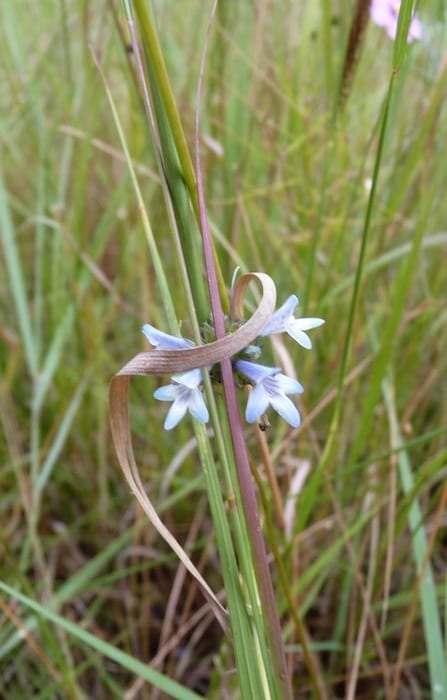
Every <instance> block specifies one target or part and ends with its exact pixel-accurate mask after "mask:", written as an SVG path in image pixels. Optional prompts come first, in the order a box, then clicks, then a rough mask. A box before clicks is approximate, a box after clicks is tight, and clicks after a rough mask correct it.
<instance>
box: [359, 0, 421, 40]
mask: <svg viewBox="0 0 447 700" xmlns="http://www.w3.org/2000/svg"><path fill="white" fill-rule="evenodd" d="M399 9H400V2H399V0H371V4H370V6H369V12H370V14H371V19H372V21H373V22H374V23H375V24H377V25H378V26H379V27H384V28H385V30H386V33H387V34H388V36H389V37H390V39H393V40H394V39H395V38H396V33H397V22H398V19H399ZM419 39H422V24H421V22H420V21H419V19H418V17H417V16H416V15H413V16H412V18H411V22H410V28H409V30H408V37H407V41H410V42H411V41H415V40H419Z"/></svg>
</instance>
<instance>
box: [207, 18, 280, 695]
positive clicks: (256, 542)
mask: <svg viewBox="0 0 447 700" xmlns="http://www.w3.org/2000/svg"><path fill="white" fill-rule="evenodd" d="M214 10H215V4H214V8H213V14H214ZM212 16H213V15H212ZM205 50H206V47H205ZM204 58H205V51H204V52H203V56H202V63H201V68H200V75H199V81H198V88H197V107H196V118H195V167H196V180H197V197H198V202H199V217H200V228H201V232H202V240H203V251H204V259H205V268H206V275H207V280H208V288H209V293H210V303H211V311H212V315H213V321H214V328H215V332H216V338H217V339H220V338H223V337H224V336H225V333H226V331H225V319H224V314H223V311H222V304H221V301H220V296H219V287H218V281H217V274H216V268H215V265H214V256H213V246H212V241H211V235H210V229H209V224H208V218H207V215H206V207H205V198H204V191H203V180H202V170H201V165H200V154H199V103H200V91H201V84H202V77H203V66H204ZM221 372H222V382H223V389H224V397H225V404H226V409H227V414H228V421H229V426H230V435H231V442H232V447H233V452H234V457H235V462H236V467H237V473H238V480H239V487H240V492H241V499H242V507H243V511H244V515H245V520H246V524H247V530H248V535H249V538H250V542H251V548H252V556H253V566H254V570H255V573H256V579H257V583H258V587H259V595H260V599H261V607H262V610H263V612H264V615H265V626H266V633H267V638H268V640H269V642H270V649H271V654H272V664H273V668H274V674H273V675H274V676H275V678H276V681H277V684H278V690H279V693H280V697H281V698H283V699H284V700H291V699H292V689H291V685H290V681H289V677H288V673H287V665H286V659H285V653H284V646H283V642H282V633H281V625H280V621H279V614H278V609H277V605H276V599H275V594H274V590H273V583H272V578H271V574H270V569H269V565H268V559H267V552H266V548H265V543H264V537H263V533H262V529H261V522H260V518H259V510H258V503H257V500H256V493H255V487H254V482H253V477H252V475H251V472H250V464H249V459H248V454H247V447H246V443H245V438H244V434H243V428H242V421H241V416H240V411H239V405H238V402H237V396H236V387H235V384H234V378H233V368H232V365H231V360H230V359H229V358H228V359H225V360H223V361H222V362H221Z"/></svg>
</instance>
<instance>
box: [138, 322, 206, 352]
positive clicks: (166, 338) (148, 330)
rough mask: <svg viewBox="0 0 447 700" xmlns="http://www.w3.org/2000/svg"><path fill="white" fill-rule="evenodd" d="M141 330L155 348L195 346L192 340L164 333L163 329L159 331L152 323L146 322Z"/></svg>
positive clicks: (174, 348) (166, 348) (170, 348)
mask: <svg viewBox="0 0 447 700" xmlns="http://www.w3.org/2000/svg"><path fill="white" fill-rule="evenodd" d="M141 331H142V332H143V333H144V335H145V336H146V338H147V339H148V341H149V342H150V344H151V345H153V346H154V348H159V350H178V349H182V348H191V347H194V343H193V342H192V340H188V339H187V338H180V337H178V336H176V335H169V334H168V333H163V331H159V330H158V329H157V328H154V326H151V325H150V323H145V324H144V326H143V328H142V329H141Z"/></svg>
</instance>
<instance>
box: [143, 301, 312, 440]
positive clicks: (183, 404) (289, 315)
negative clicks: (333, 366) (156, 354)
mask: <svg viewBox="0 0 447 700" xmlns="http://www.w3.org/2000/svg"><path fill="white" fill-rule="evenodd" d="M297 304H298V299H297V297H296V296H295V295H292V296H291V297H289V298H288V299H287V301H286V302H285V303H284V304H283V305H282V306H281V307H280V308H279V309H278V310H277V311H275V313H274V314H273V315H272V316H271V318H270V319H269V321H268V322H267V323H266V325H265V326H264V328H263V329H262V331H261V333H260V334H259V338H257V339H256V341H254V343H253V344H252V345H249V346H248V347H247V348H245V349H244V350H243V351H242V352H241V353H239V354H238V355H237V357H235V358H233V360H232V363H233V369H234V371H235V374H236V376H237V377H238V378H239V379H240V381H241V383H244V384H250V385H252V387H253V389H252V391H251V392H250V395H249V398H248V402H247V407H246V410H245V418H246V420H247V422H248V423H254V422H256V421H258V420H259V419H260V418H261V416H263V415H264V413H265V412H266V410H267V408H268V407H269V406H271V407H272V408H273V409H274V410H275V411H276V412H277V413H279V415H280V416H281V417H282V418H284V420H286V421H287V422H288V423H289V424H290V425H291V426H292V427H294V428H297V427H298V425H299V424H300V414H299V413H298V410H297V408H296V406H295V404H294V403H293V402H292V401H291V399H290V398H289V395H291V394H301V393H302V392H303V391H304V389H303V387H302V386H301V384H300V383H299V382H298V381H297V380H296V379H292V378H291V377H287V376H286V375H285V374H282V372H281V370H280V368H279V367H265V366H264V365H260V364H258V363H256V362H252V361H251V359H258V357H259V356H260V355H261V353H262V347H261V343H262V338H264V337H266V336H269V335H272V334H273V333H283V332H286V333H288V335H290V336H291V337H292V338H293V339H294V340H295V341H296V342H297V343H299V344H300V345H301V346H302V347H304V348H307V349H310V348H311V347H312V343H311V340H310V338H309V336H308V335H307V333H306V331H308V330H310V329H312V328H317V327H318V326H321V324H323V323H324V321H323V319H321V318H295V316H294V310H295V307H296V306H297ZM210 329H211V326H210V324H205V331H206V332H205V333H204V335H208V334H209V332H210ZM142 331H143V333H144V335H145V336H146V338H147V339H148V341H149V342H150V344H151V345H152V346H153V347H154V348H156V349H157V348H158V349H160V350H173V349H181V348H190V347H194V343H193V341H192V340H188V339H186V338H181V337H177V336H172V335H168V334H167V333H163V332H162V331H159V330H157V329H156V328H154V327H153V326H151V325H150V324H149V323H146V324H145V325H144V326H143V328H142ZM246 357H249V358H251V359H250V360H247V359H244V358H246ZM209 369H211V368H209ZM211 374H212V372H211ZM171 381H172V383H171V384H168V385H166V386H162V387H160V388H159V389H157V390H156V391H155V393H154V397H155V398H156V399H158V400H159V401H171V402H172V406H171V407H170V409H169V411H168V413H167V416H166V419H165V422H164V428H165V430H171V429H172V428H174V427H175V426H176V425H177V424H178V423H179V421H180V420H181V419H182V418H183V416H184V415H185V414H186V412H187V411H189V413H190V414H191V415H192V416H193V417H194V418H196V419H197V420H198V421H200V422H201V423H207V422H208V418H209V414H208V409H207V407H206V404H205V400H204V397H203V393H202V390H201V384H202V370H200V369H192V370H189V371H187V372H184V373H182V374H178V375H175V376H173V377H172V378H171Z"/></svg>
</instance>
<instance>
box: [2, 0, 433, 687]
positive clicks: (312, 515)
mask: <svg viewBox="0 0 447 700" xmlns="http://www.w3.org/2000/svg"><path fill="white" fill-rule="evenodd" d="M411 4H412V3H410V2H403V3H402V5H403V8H404V9H403V11H404V15H403V20H405V19H407V20H408V18H409V16H410V14H409V13H410V11H411ZM28 5H29V7H28V8H27V10H26V12H25V11H24V10H23V6H22V7H19V3H2V4H0V38H1V42H2V46H3V60H2V63H1V66H0V77H1V85H2V88H1V91H0V115H1V116H0V171H1V172H0V240H1V246H0V250H1V251H2V254H1V255H2V257H0V310H1V313H0V419H1V425H2V429H3V433H2V439H1V441H0V483H1V490H0V516H1V522H2V528H1V530H2V534H1V535H0V560H1V562H2V563H1V566H0V578H1V580H2V583H1V597H0V603H1V609H2V613H1V614H2V617H3V618H4V619H2V626H1V632H0V667H1V668H2V678H1V680H0V695H1V696H2V697H5V698H7V699H8V700H9V699H11V700H12V698H14V700H15V699H16V698H29V697H39V698H40V697H41V698H44V697H64V698H65V697H67V698H83V697H95V698H98V699H99V700H100V699H101V698H110V697H116V698H120V697H123V696H124V694H125V692H126V691H127V690H128V689H129V688H130V687H132V686H133V684H134V683H136V686H133V693H134V694H133V695H131V694H130V695H129V697H139V698H140V697H141V698H146V697H152V692H154V693H155V690H154V691H153V689H151V686H154V688H155V687H157V686H158V687H160V688H161V691H160V693H161V694H160V695H159V697H163V693H165V694H166V695H164V697H166V696H167V697H174V696H175V697H185V698H186V697H197V695H196V694H198V695H206V696H207V697H215V698H220V697H224V696H225V694H227V695H228V696H229V697H232V698H238V697H240V689H239V684H238V679H237V676H235V675H234V674H232V673H231V671H232V669H233V667H234V658H233V652H232V649H231V645H230V644H229V642H228V641H227V640H226V639H225V638H224V637H223V635H222V633H221V631H220V629H219V628H218V627H217V625H215V623H213V621H212V619H211V618H210V616H209V615H208V613H207V609H206V606H204V600H203V598H202V596H201V594H200V593H199V592H198V591H197V589H196V585H195V583H194V582H193V581H192V579H190V578H188V577H185V574H184V572H183V571H182V568H181V567H179V565H178V562H177V560H176V559H175V557H174V556H173V555H172V554H171V552H170V551H169V550H168V549H167V548H166V547H165V545H164V544H163V543H162V542H161V541H160V540H159V538H157V537H156V535H155V534H154V532H152V530H151V528H150V527H149V526H148V525H147V523H146V521H145V520H144V519H143V518H142V516H141V513H140V512H139V511H138V510H137V508H136V506H135V504H134V503H133V500H132V498H131V496H130V494H129V490H128V487H127V486H126V485H125V483H124V482H123V479H122V476H121V473H120V471H119V469H118V467H117V464H116V459H115V455H114V451H113V448H112V445H111V441H110V432H109V428H108V416H107V389H108V382H109V380H110V378H111V376H112V375H113V374H114V372H116V371H117V369H119V367H120V366H121V365H122V364H123V363H124V362H125V361H126V360H127V359H128V358H129V357H131V356H132V355H134V354H136V352H138V350H141V349H144V348H145V347H146V341H145V340H144V338H143V336H142V335H141V334H140V332H139V331H140V326H141V325H142V323H143V322H146V321H147V322H150V323H152V324H153V325H155V326H157V327H159V328H161V329H163V330H166V331H169V330H171V331H172V326H173V324H175V323H177V321H179V322H184V323H185V324H186V323H188V321H189V320H193V319H191V315H190V311H189V306H188V305H189V300H188V295H187V293H186V292H184V291H183V289H184V286H183V278H182V266H181V264H180V262H179V258H178V254H177V250H176V249H175V248H174V244H173V238H172V235H171V229H170V224H169V219H168V216H167V212H166V209H165V206H164V204H163V200H162V188H161V184H160V179H159V176H158V174H157V163H156V157H155V153H154V148H153V144H152V142H151V137H150V133H149V129H148V125H147V119H146V116H145V114H144V109H143V107H142V102H141V99H140V95H139V91H138V87H137V84H136V81H135V80H134V78H133V66H134V57H133V56H132V55H131V54H130V52H129V51H128V35H127V28H126V25H125V21H124V14H123V13H122V11H121V8H118V7H116V8H114V6H113V4H112V3H107V4H98V3H89V2H80V1H79V0H72V2H70V3H68V2H66V1H64V2H62V3H55V2H54V1H48V2H45V3H37V4H33V3H28ZM154 5H155V8H156V17H157V25H158V30H159V34H160V39H161V45H162V48H163V52H164V58H165V61H166V64H167V70H168V75H169V78H170V80H171V84H172V90H173V94H174V96H175V100H176V102H177V105H178V106H179V112H180V115H181V119H182V125H183V129H184V132H185V134H186V137H187V140H188V142H189V146H190V149H191V152H192V148H193V146H192V144H193V131H194V127H193V124H194V109H195V96H196V85H197V77H198V71H199V63H200V53H201V49H202V47H203V42H204V37H205V33H206V28H207V22H208V19H209V18H208V14H207V13H208V10H209V8H205V5H204V4H203V3H202V2H197V1H196V0H188V2H187V3H186V2H182V3H168V4H161V3H160V4H158V3H154ZM428 5H429V4H428V3H425V4H423V3H421V8H420V10H421V13H422V14H421V20H422V22H423V26H424V38H423V40H422V42H419V43H414V44H411V45H408V46H407V45H406V43H405V42H404V41H402V37H399V39H398V42H396V43H395V44H393V43H392V42H390V41H389V40H388V38H387V37H386V35H385V33H384V32H383V31H382V30H381V29H379V28H378V27H375V26H373V25H371V26H368V27H367V28H366V31H365V34H364V36H363V39H362V41H361V43H360V48H359V53H358V56H357V63H356V65H355V69H354V73H353V76H352V83H351V85H350V90H349V92H348V94H347V95H346V97H345V99H344V102H343V104H340V103H339V101H338V95H337V94H336V93H337V86H338V85H339V84H340V83H339V79H340V75H341V72H342V69H343V60H344V55H345V54H344V52H345V47H346V43H347V37H348V33H349V28H350V20H351V15H352V10H353V6H354V3H353V2H352V3H344V2H343V3H342V2H334V1H333V2H328V0H321V2H312V3H286V4H283V5H281V7H280V6H279V5H278V6H277V7H276V6H275V4H274V3H273V4H272V3H268V2H264V1H263V0H262V1H261V2H258V3H256V11H255V9H254V8H255V5H254V4H253V5H251V4H249V3H227V2H221V3H219V5H218V9H217V15H216V22H215V25H214V27H213V29H212V34H211V40H210V48H209V55H208V60H207V63H206V70H205V78H204V86H203V98H202V105H201V156H202V167H203V171H204V182H205V188H206V199H207V207H208V213H209V216H210V220H211V225H212V231H213V236H214V240H215V244H216V250H217V254H218V258H219V262H220V265H221V268H222V271H223V275H224V278H225V280H226V281H227V283H228V284H229V282H230V279H231V275H232V273H233V270H234V268H235V266H236V265H240V266H241V267H242V269H243V270H244V271H245V270H262V271H265V272H267V273H268V274H269V275H271V276H272V277H273V278H274V280H275V282H276V284H277V288H278V297H279V299H278V301H279V302H280V303H281V302H282V301H283V300H284V299H285V297H286V296H288V295H289V294H292V293H297V294H298V296H299V298H300V309H301V311H302V314H303V315H315V316H321V317H323V318H325V319H326V325H325V326H324V327H322V328H320V329H318V330H316V331H315V332H314V335H313V338H312V339H313V344H314V350H313V352H312V353H309V354H306V351H304V350H302V349H299V348H291V347H290V346H289V345H287V349H288V351H289V353H290V355H289V357H290V360H291V361H292V362H293V364H294V366H295V368H296V371H297V375H298V379H299V380H300V381H301V382H302V383H303V385H304V386H305V387H306V393H305V394H304V395H303V397H302V399H301V402H300V408H301V412H302V414H303V418H304V420H303V427H302V428H301V429H300V430H299V432H298V433H292V434H291V433H290V432H289V431H288V429H287V428H286V426H284V425H283V424H282V423H281V422H280V421H279V420H277V419H276V417H275V416H269V418H270V420H271V423H272V426H271V428H269V430H268V431H267V433H266V438H267V442H268V445H269V448H270V453H271V460H272V463H273V467H274V470H275V472H276V477H277V480H278V486H279V492H280V496H281V500H282V505H283V508H284V513H285V517H286V528H285V530H284V529H283V528H282V527H281V525H280V520H279V518H278V517H277V512H276V510H275V501H274V495H273V490H272V487H271V485H270V482H268V483H267V481H266V480H265V479H264V471H263V467H262V468H260V478H259V479H258V480H257V486H258V489H259V493H260V501H261V502H262V506H263V507H265V509H266V512H265V516H264V525H265V533H266V539H267V548H268V549H269V551H271V552H272V553H273V558H274V559H275V558H276V560H277V561H276V564H275V562H273V564H272V571H273V574H274V582H275V589H276V594H277V601H278V606H279V608H280V611H281V619H282V622H283V630H284V636H285V641H286V648H287V655H288V660H289V662H290V664H291V667H292V668H293V671H294V673H293V683H294V688H295V693H296V697H297V698H308V697H313V696H315V697H317V691H316V690H315V689H312V687H313V688H315V680H317V681H318V682H319V683H320V684H321V685H323V686H324V687H325V688H326V694H327V697H345V696H346V697H351V698H354V697H360V696H362V697H370V698H375V697H377V698H380V697H387V698H394V697H397V696H398V694H399V696H402V697H403V696H405V697H411V698H415V699H416V698H423V697H427V698H428V697H433V698H442V697H445V694H446V693H447V690H446V688H447V679H446V677H445V676H446V672H445V668H446V663H445V642H444V641H443V635H444V634H445V607H446V605H445V593H446V589H445V570H444V569H445V567H444V564H443V561H444V559H445V542H444V539H443V526H444V522H443V519H442V508H443V506H444V507H445V486H444V484H445V477H446V473H447V468H446V448H445V436H446V426H447V400H446V384H445V377H446V375H447V359H446V358H447V352H446V349H447V331H446V328H447V310H446V305H445V290H446V285H447V272H446V270H447V266H446V264H445V256H446V250H447V232H446V229H445V221H446V220H447V200H446V198H445V196H444V181H445V172H446V169H447V162H446V155H445V146H444V144H445V139H446V133H445V123H446V107H445V100H444V95H445V91H446V83H447V69H446V67H445V62H444V63H443V51H444V48H443V47H444V46H445V32H446V27H445V19H446V17H445V12H444V11H441V9H437V8H436V7H434V8H430V7H428ZM435 5H436V3H435ZM186 6H187V7H186ZM439 8H441V4H439ZM402 26H404V23H402ZM92 53H93V54H94V56H95V58H96V60H97V61H99V63H100V64H101V67H102V71H103V73H104V76H105V78H106V80H107V84H108V88H109V89H110V92H111V96H112V98H113V102H114V104H115V105H116V109H117V115H118V117H117V118H118V119H119V122H120V124H121V126H122V133H123V135H124V139H125V143H126V146H127V149H128V151H129V157H130V158H131V159H132V163H133V169H134V174H135V175H136V177H137V178H138V182H139V187H140V190H141V197H142V200H141V201H140V202H138V200H137V196H136V193H135V187H134V184H133V183H132V175H131V174H129V168H128V165H127V163H126V155H125V153H124V151H123V145H122V142H121V141H120V137H119V134H118V132H117V128H116V118H114V115H113V112H112V109H111V107H110V103H109V100H108V97H107V94H106V91H105V89H104V86H103V83H102V80H101V77H100V75H99V73H98V69H97V67H96V65H95V61H94V60H93V58H92ZM182 186H183V187H184V189H185V192H186V191H188V192H189V193H190V189H191V187H192V184H191V182H190V181H187V182H185V183H182ZM143 205H144V206H145V207H146V211H147V214H148V219H149V228H147V226H146V227H144V226H143V224H142V219H141V207H142V206H143ZM193 209H194V207H192V208H188V207H187V206H186V205H185V207H184V209H183V210H182V211H181V212H180V214H181V216H184V217H185V221H186V220H189V219H188V217H193ZM157 252H158V255H159V258H157ZM193 259H194V264H196V263H198V262H199V258H198V257H197V255H195V257H194V254H193ZM163 271H164V274H165V276H166V280H167V285H168V289H169V291H170V295H171V297H172V304H171V302H170V301H169V299H168V298H167V294H166V293H165V291H164V288H163V286H162V284H161V283H160V280H161V278H162V275H163ZM197 286H198V288H199V294H200V293H202V292H201V291H200V290H201V289H202V286H203V280H202V281H197ZM204 307H206V303H205V302H204ZM201 313H202V312H201ZM202 315H203V313H202ZM185 335H189V333H185ZM276 351H277V349H275V348H273V350H272V352H273V353H275V352H276ZM275 361H279V360H275ZM162 381H163V380H162V379H160V383H161V382H162ZM157 382H158V380H156V379H149V378H145V379H144V380H138V381H136V382H135V388H134V389H133V391H132V396H131V398H132V429H133V431H134V436H135V451H136V456H137V461H138V464H139V466H140V468H141V473H142V479H143V481H144V483H145V485H146V487H147V490H148V493H150V495H151V498H152V501H153V502H154V503H155V504H156V506H157V511H158V512H159V514H160V516H161V517H163V520H164V522H165V523H166V524H167V525H168V526H169V528H170V529H171V531H172V532H173V533H174V534H175V535H176V537H177V539H178V540H179V541H181V542H185V543H186V545H185V546H186V548H187V549H188V551H189V553H190V555H191V557H192V559H193V560H194V562H195V563H196V564H197V566H198V567H199V568H200V570H201V572H202V573H203V575H204V577H205V578H206V579H207V581H209V583H210V585H211V587H212V588H213V590H215V591H218V590H220V587H221V586H222V585H223V578H224V577H223V576H222V571H221V565H220V563H219V560H218V556H217V554H216V552H217V548H216V543H215V525H214V524H213V522H212V520H211V516H210V511H209V508H208V505H207V502H206V499H205V492H206V484H208V487H209V481H208V480H209V474H208V473H206V474H205V476H204V475H203V474H202V472H201V466H200V460H199V457H198V450H197V441H198V442H199V444H200V446H201V449H202V451H205V450H206V449H209V448H208V447H204V445H205V443H206V444H208V443H207V442H206V441H208V436H207V435H206V431H205V430H204V431H203V432H202V431H199V433H198V434H197V436H196V437H193V431H192V428H191V424H190V423H188V421H187V420H185V421H183V422H182V423H181V424H180V425H179V426H178V428H176V430H175V434H174V436H173V434H167V433H165V432H164V431H163V429H162V424H163V411H164V410H165V407H163V406H162V405H160V404H159V403H157V402H156V401H155V400H153V398H152V393H153V391H154V389H155V387H156V385H157ZM217 407H218V408H219V407H220V403H219V401H218V403H217ZM215 410H218V409H217V408H215ZM219 410H220V408H219ZM221 422H222V425H224V420H223V418H222V421H221ZM222 429H223V430H225V428H224V427H223V428H222ZM246 436H247V441H248V445H249V449H250V453H251V455H252V461H253V466H254V468H257V465H258V462H260V463H261V462H263V463H264V465H263V466H265V457H264V458H263V456H262V455H263V453H262V450H261V448H260V446H259V443H257V442H256V441H255V437H254V432H253V430H252V429H251V428H247V432H246ZM210 444H211V446H214V443H213V442H211V443H210ZM213 449H214V447H213ZM213 458H214V454H213V455H210V459H211V460H212V459H213ZM226 468H227V469H229V470H231V469H232V465H231V464H227V465H226ZM220 479H221V482H222V484H223V488H224V489H225V488H227V487H228V483H231V478H230V477H228V473H227V472H225V471H223V472H221V475H220ZM215 486H216V484H214V485H213V488H214V487H215ZM227 505H228V509H231V507H232V501H231V498H228V504H227ZM233 526H234V529H235V531H236V532H237V528H242V529H243V524H241V523H240V522H238V521H237V516H234V522H233ZM232 537H233V538H236V540H237V537H238V535H237V534H236V535H235V532H232ZM241 538H242V540H243V535H241ZM227 545H228V546H229V547H230V546H231V541H229V542H227ZM247 556H248V555H247ZM238 585H239V583H238V582H235V587H236V588H237V586H238ZM12 589H14V590H15V591H16V593H14V594H13V593H12ZM17 591H19V592H21V593H23V594H24V595H25V596H26V597H27V599H25V598H21V599H20V602H18V601H19V595H18V593H17ZM30 601H31V602H30ZM32 601H34V603H33V602H32ZM44 608H46V609H47V611H46V612H45V610H44ZM245 612H246V611H241V616H242V615H243V613H245ZM64 620H65V622H64ZM243 624H244V623H241V629H242V630H243ZM247 634H248V632H247ZM264 651H265V650H264ZM306 651H307V652H310V653H311V654H315V656H316V657H317V659H318V664H317V665H316V666H312V665H311V664H309V662H308V657H306V656H305V654H306ZM105 659H108V661H107V662H106V661H105ZM141 662H142V663H141ZM142 664H143V665H142ZM249 672H251V669H249V668H248V669H247V673H249ZM138 677H140V678H141V679H142V680H141V681H138V680H136V679H137V678H138ZM143 679H144V680H143ZM311 679H313V681H314V684H313V686H312V685H311ZM140 682H141V687H140ZM166 683H167V685H166ZM171 684H172V685H171ZM316 685H317V686H318V683H317V684H316ZM92 689H93V691H92ZM182 692H183V695H182ZM92 693H93V694H92ZM175 693H179V694H178V695H175ZM312 694H313V695H312ZM321 696H323V695H321ZM154 697H155V695H154Z"/></svg>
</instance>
